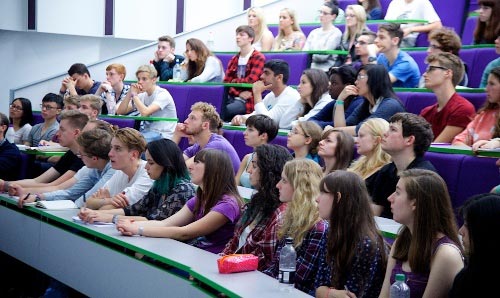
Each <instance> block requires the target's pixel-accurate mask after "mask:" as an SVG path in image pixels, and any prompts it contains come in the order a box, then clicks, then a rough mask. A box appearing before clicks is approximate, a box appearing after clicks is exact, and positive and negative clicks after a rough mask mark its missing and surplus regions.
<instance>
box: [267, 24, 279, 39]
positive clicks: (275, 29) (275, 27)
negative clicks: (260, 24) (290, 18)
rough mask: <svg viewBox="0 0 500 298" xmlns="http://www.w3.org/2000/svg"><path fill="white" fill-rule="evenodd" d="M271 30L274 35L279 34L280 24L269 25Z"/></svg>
mask: <svg viewBox="0 0 500 298" xmlns="http://www.w3.org/2000/svg"><path fill="white" fill-rule="evenodd" d="M268 27H269V31H271V33H272V34H273V35H274V37H276V36H278V33H279V31H280V30H279V26H278V25H269V26H268Z"/></svg>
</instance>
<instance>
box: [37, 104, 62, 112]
mask: <svg viewBox="0 0 500 298" xmlns="http://www.w3.org/2000/svg"><path fill="white" fill-rule="evenodd" d="M40 108H41V109H42V110H47V111H52V110H57V109H59V108H58V107H53V106H47V105H44V104H40Z"/></svg>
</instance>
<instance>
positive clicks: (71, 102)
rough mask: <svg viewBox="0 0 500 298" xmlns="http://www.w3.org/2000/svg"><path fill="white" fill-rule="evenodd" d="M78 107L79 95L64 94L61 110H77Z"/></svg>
mask: <svg viewBox="0 0 500 298" xmlns="http://www.w3.org/2000/svg"><path fill="white" fill-rule="evenodd" d="M79 108H80V95H66V96H64V98H63V111H71V110H78V109H79Z"/></svg>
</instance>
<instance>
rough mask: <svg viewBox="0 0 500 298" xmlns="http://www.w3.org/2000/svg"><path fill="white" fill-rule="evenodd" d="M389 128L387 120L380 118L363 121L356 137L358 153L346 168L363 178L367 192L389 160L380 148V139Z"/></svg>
mask: <svg viewBox="0 0 500 298" xmlns="http://www.w3.org/2000/svg"><path fill="white" fill-rule="evenodd" d="M388 130H389V122H387V121H386V120H384V119H382V118H372V119H368V120H367V121H365V122H364V123H363V124H362V125H361V127H360V128H359V131H358V137H357V138H356V147H357V152H358V154H359V155H360V157H359V158H358V159H356V160H355V161H354V162H353V163H352V164H351V165H350V166H349V168H348V169H347V170H348V171H351V172H354V173H356V174H358V175H360V176H361V178H363V180H365V184H366V188H367V189H368V194H369V195H370V196H371V195H372V194H373V190H374V189H375V187H376V185H375V180H376V179H377V176H378V172H379V171H380V169H381V168H382V167H383V166H385V165H386V164H388V163H389V162H390V161H391V156H390V155H389V154H387V153H386V152H384V151H383V150H382V139H383V137H384V134H385V133H386V131H388Z"/></svg>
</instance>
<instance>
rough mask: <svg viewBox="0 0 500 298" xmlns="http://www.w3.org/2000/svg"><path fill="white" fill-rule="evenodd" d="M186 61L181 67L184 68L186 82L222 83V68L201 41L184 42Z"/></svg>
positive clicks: (191, 39)
mask: <svg viewBox="0 0 500 298" xmlns="http://www.w3.org/2000/svg"><path fill="white" fill-rule="evenodd" d="M186 58H187V59H186V60H184V62H183V66H184V67H185V68H186V76H187V77H186V78H183V79H184V80H186V81H188V82H196V83H205V82H222V80H223V79H224V67H223V66H222V62H221V61H220V60H219V58H217V57H216V56H215V55H214V54H212V52H210V50H209V49H208V48H207V46H206V45H205V44H204V43H203V41H201V40H199V39H197V38H190V39H188V40H186Z"/></svg>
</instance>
